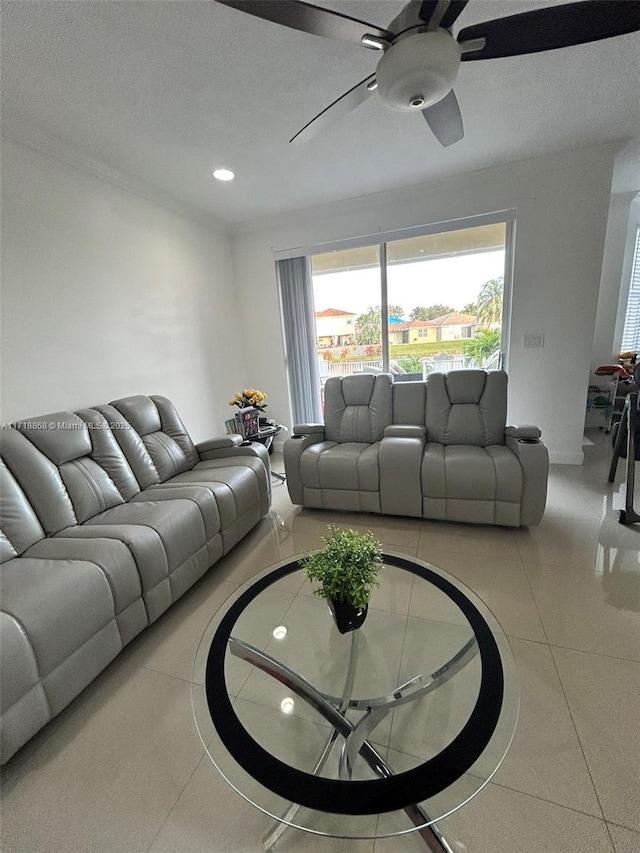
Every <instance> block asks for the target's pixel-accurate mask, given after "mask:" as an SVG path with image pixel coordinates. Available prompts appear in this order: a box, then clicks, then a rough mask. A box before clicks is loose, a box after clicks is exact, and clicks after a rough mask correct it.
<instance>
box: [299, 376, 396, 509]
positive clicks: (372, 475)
mask: <svg viewBox="0 0 640 853" xmlns="http://www.w3.org/2000/svg"><path fill="white" fill-rule="evenodd" d="M324 390H325V394H324V400H325V403H324V420H325V422H324V427H323V426H322V425H319V424H315V425H314V424H302V425H298V426H295V427H294V436H293V438H292V439H290V440H289V441H287V442H286V443H285V468H286V471H287V485H288V488H289V494H290V496H291V500H292V501H293V502H294V503H299V504H303V505H304V506H307V507H316V508H322V509H340V510H354V511H361V512H375V513H379V512H380V465H379V454H380V442H381V440H382V438H383V435H384V430H385V428H386V427H387V426H389V424H390V423H391V403H392V379H391V376H389V375H388V374H378V375H371V374H354V375H352V376H345V377H338V376H333V377H330V378H329V379H328V380H327V383H326V385H325V389H324Z"/></svg>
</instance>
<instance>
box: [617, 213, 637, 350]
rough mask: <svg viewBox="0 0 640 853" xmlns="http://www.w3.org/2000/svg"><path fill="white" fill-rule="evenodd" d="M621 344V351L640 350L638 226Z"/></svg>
mask: <svg viewBox="0 0 640 853" xmlns="http://www.w3.org/2000/svg"><path fill="white" fill-rule="evenodd" d="M621 346H622V352H640V228H638V229H637V230H636V242H635V248H634V252H633V261H632V264H631V284H630V287H629V299H628V301H627V313H626V317H625V321H624V332H623V333H622V345H621Z"/></svg>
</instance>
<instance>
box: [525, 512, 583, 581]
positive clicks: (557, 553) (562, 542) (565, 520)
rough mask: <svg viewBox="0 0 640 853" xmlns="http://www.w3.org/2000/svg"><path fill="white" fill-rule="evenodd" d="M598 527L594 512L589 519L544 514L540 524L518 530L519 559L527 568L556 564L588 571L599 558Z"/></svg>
mask: <svg viewBox="0 0 640 853" xmlns="http://www.w3.org/2000/svg"><path fill="white" fill-rule="evenodd" d="M598 529H599V520H598V518H597V517H596V516H595V515H594V517H593V518H590V519H589V518H576V517H563V516H560V515H558V514H553V513H551V512H550V513H547V514H545V516H544V518H543V519H542V522H541V524H540V525H538V526H537V527H529V528H528V529H526V530H523V531H521V536H520V537H519V539H518V548H519V549H520V555H521V557H522V561H523V562H524V564H525V565H526V566H527V567H529V566H534V567H535V566H539V565H544V564H546V563H555V564H557V565H560V566H576V567H577V568H585V569H587V570H589V569H590V568H592V567H594V566H595V565H597V561H598V548H599V543H598Z"/></svg>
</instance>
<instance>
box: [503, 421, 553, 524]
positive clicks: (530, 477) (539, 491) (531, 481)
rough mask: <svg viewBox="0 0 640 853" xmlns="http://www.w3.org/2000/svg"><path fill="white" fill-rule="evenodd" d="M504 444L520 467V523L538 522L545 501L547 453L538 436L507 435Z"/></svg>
mask: <svg viewBox="0 0 640 853" xmlns="http://www.w3.org/2000/svg"><path fill="white" fill-rule="evenodd" d="M506 445H507V447H508V448H509V450H511V451H512V452H513V453H514V454H515V455H516V457H517V458H518V461H519V462H520V466H521V468H522V480H523V483H522V502H521V509H520V524H524V525H533V524H539V523H540V521H541V520H542V516H543V514H544V508H545V505H546V502H547V480H548V478H549V454H548V452H547V448H546V447H545V445H544V444H543V443H542V442H541V441H540V439H538V438H514V437H513V436H507V438H506Z"/></svg>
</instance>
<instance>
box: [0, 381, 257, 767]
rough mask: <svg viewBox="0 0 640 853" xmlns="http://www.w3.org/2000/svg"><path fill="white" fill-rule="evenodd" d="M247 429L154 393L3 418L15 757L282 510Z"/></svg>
mask: <svg viewBox="0 0 640 853" xmlns="http://www.w3.org/2000/svg"><path fill="white" fill-rule="evenodd" d="M241 441H242V439H241V438H240V436H224V437H221V438H216V439H212V440H210V441H207V442H204V443H202V444H199V445H197V446H194V444H193V442H192V440H191V438H190V437H189V434H188V433H187V431H186V429H185V427H184V425H183V423H182V421H181V420H180V418H179V416H178V414H177V412H176V410H175V408H174V406H173V405H172V403H171V402H170V401H169V400H167V399H166V398H164V397H144V396H136V397H127V398H125V399H122V400H117V401H115V402H113V403H111V404H110V405H108V406H97V407H95V408H92V409H84V410H82V411H79V412H77V413H75V414H72V413H69V412H56V413H54V414H49V415H43V416H41V417H37V418H33V419H32V420H30V421H21V422H19V423H16V424H13V425H12V427H8V428H4V429H3V430H2V448H1V450H2V461H1V464H0V477H1V481H0V489H1V497H2V504H1V509H2V513H1V515H2V531H1V534H0V562H1V565H0V593H1V599H0V608H1V611H0V643H1V646H0V652H1V653H0V663H1V669H0V678H1V688H2V690H1V697H0V703H1V704H0V713H1V716H0V726H1V728H0V753H1V758H2V763H4V762H6V761H7V759H8V758H10V757H11V755H13V753H14V752H15V751H16V750H17V749H18V748H19V747H20V746H22V744H24V743H25V742H26V741H27V740H28V739H29V738H30V737H32V735H33V734H35V732H37V731H38V730H39V729H40V728H42V726H44V725H45V724H46V723H47V722H48V721H49V720H50V719H51V718H52V717H54V716H55V715H56V714H58V713H59V712H60V711H61V710H62V709H63V708H64V707H65V706H66V705H68V704H69V702H71V700H72V699H73V698H74V697H75V696H77V695H78V693H80V691H81V690H83V688H84V687H86V686H87V684H89V682H91V681H92V679H94V678H95V677H96V676H97V675H98V673H99V672H101V670H102V669H104V667H105V666H107V664H108V663H109V662H110V661H111V660H113V658H115V657H116V655H117V654H118V653H119V652H120V650H121V649H122V648H123V647H124V646H125V645H126V644H127V643H129V642H130V641H131V640H132V639H133V638H134V637H135V636H136V635H137V634H138V633H140V631H142V630H143V629H144V628H145V627H146V626H147V625H149V624H150V623H152V622H153V621H154V620H155V619H157V618H158V617H159V616H160V615H161V614H162V613H163V612H164V611H165V610H166V609H167V608H168V607H169V606H170V605H171V604H172V603H173V602H174V601H175V600H176V599H177V598H179V597H180V596H181V595H182V594H183V593H184V592H185V591H186V590H187V589H188V588H189V587H190V586H191V585H192V584H193V583H195V581H196V580H198V578H200V577H201V576H202V575H203V574H204V573H205V572H206V571H207V569H208V568H209V567H210V566H212V565H213V564H214V563H216V562H217V561H218V560H219V559H220V558H221V557H222V556H223V555H224V554H226V553H227V552H228V551H229V550H230V549H231V548H233V546H234V545H235V544H236V543H237V542H238V541H239V540H240V539H241V538H242V537H243V536H244V535H245V534H246V533H248V531H249V530H251V528H252V527H253V526H254V525H255V524H257V523H258V521H259V520H260V518H261V517H262V516H264V515H266V514H267V513H268V511H269V507H270V501H271V492H270V489H271V486H270V476H269V456H268V453H267V451H266V450H265V448H264V447H263V446H262V445H261V444H241Z"/></svg>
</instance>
